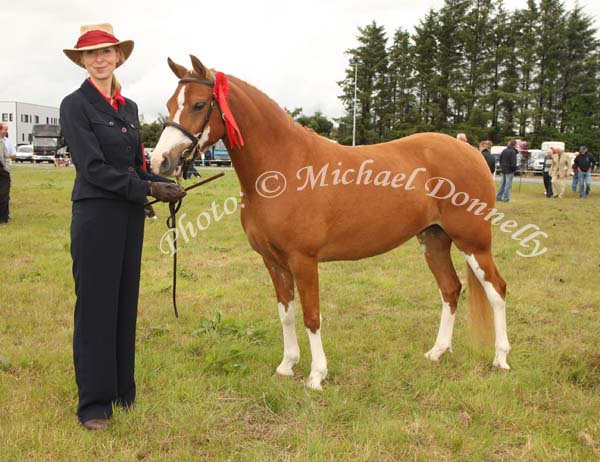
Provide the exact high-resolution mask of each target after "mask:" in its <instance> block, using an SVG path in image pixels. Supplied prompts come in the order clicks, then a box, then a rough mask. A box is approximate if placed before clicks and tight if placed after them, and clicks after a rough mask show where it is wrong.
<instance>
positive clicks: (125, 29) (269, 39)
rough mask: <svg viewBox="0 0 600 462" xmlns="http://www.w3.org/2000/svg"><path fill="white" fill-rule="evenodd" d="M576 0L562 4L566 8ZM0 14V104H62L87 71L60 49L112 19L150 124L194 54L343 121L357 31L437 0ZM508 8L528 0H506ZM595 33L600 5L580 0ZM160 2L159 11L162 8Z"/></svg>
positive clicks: (152, 5)
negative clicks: (174, 66) (176, 70)
mask: <svg viewBox="0 0 600 462" xmlns="http://www.w3.org/2000/svg"><path fill="white" fill-rule="evenodd" d="M574 3H575V2H574V1H571V0H568V1H565V6H566V7H567V9H572V7H573V5H574ZM9 4H10V6H5V7H4V8H3V14H2V26H1V30H2V38H3V40H4V41H3V46H2V48H3V50H4V53H3V56H2V65H1V69H2V70H1V72H0V101H22V102H27V103H33V104H43V105H47V106H56V107H58V106H59V104H60V101H61V100H62V98H63V97H64V96H65V95H66V94H68V93H70V92H71V91H73V90H74V89H76V88H77V87H78V86H79V85H80V84H81V82H82V81H83V79H84V78H85V77H86V73H85V71H84V70H83V69H79V68H78V67H77V66H75V65H74V64H72V63H71V61H69V60H68V59H67V58H66V57H65V56H64V54H63V53H62V49H63V48H69V47H72V46H74V45H75V42H76V41H77V38H78V36H79V26H80V25H82V24H94V23H100V22H110V23H112V24H113V26H114V29H115V35H116V36H117V38H119V39H121V40H124V39H132V40H134V41H135V49H134V51H133V54H132V56H131V58H130V59H129V60H128V61H127V63H126V64H125V65H124V66H123V67H121V68H119V69H118V71H117V76H118V77H119V80H120V81H121V83H122V84H123V93H124V95H125V96H128V97H130V98H131V99H133V100H134V101H136V102H137V103H138V106H139V108H140V113H141V114H143V115H144V117H145V120H146V121H151V120H154V119H155V118H156V116H157V115H158V113H163V114H164V113H166V109H165V103H166V101H167V99H168V98H169V97H170V96H171V94H172V93H173V91H174V90H175V86H176V78H175V76H174V75H173V74H172V73H171V71H170V69H169V68H168V66H167V63H166V61H167V57H169V56H170V57H171V58H172V59H173V60H175V61H176V62H178V63H180V64H183V65H184V66H186V67H191V65H190V61H189V57H188V56H189V54H194V55H196V56H197V57H198V58H200V60H201V61H202V62H203V63H204V64H205V65H206V66H208V67H211V68H215V69H217V70H219V71H223V72H225V73H229V74H233V75H235V76H237V77H240V78H242V79H244V80H246V81H248V82H249V83H251V84H253V85H255V86H257V87H258V88H260V89H261V90H263V91H264V92H265V93H267V94H268V95H269V96H271V97H272V98H273V99H275V100H276V101H277V102H278V103H279V104H280V105H281V106H285V107H288V108H289V109H293V108H296V107H302V108H303V109H304V112H305V114H312V113H313V112H315V111H321V112H323V113H324V114H325V115H327V116H328V117H339V116H340V115H342V111H343V109H342V105H341V103H340V100H339V99H338V95H339V94H340V93H341V91H340V88H339V87H338V85H337V83H336V82H338V81H339V80H342V79H343V78H344V69H345V68H346V66H347V63H348V58H347V56H346V55H345V54H344V52H345V50H347V49H348V48H353V47H355V46H356V45H357V41H356V36H357V33H358V30H357V28H358V27H362V26H365V25H367V24H369V23H370V22H371V21H373V20H375V21H376V22H377V24H379V25H383V26H385V29H386V32H387V34H388V37H391V36H392V35H393V33H394V31H395V30H396V29H397V28H399V27H402V28H403V29H406V30H408V31H409V32H411V33H412V32H413V30H414V27H415V26H416V25H417V24H418V23H419V20H421V19H423V18H424V17H425V14H426V13H427V11H428V9H430V8H435V9H439V8H440V7H441V6H442V4H443V1H441V0H410V1H408V0H347V1H342V0H331V1H330V0H302V1H297V0H296V1H287V0H277V1H276V0H254V1H240V0H229V1H227V0H225V1H219V2H217V1H214V0H213V1H210V2H208V1H205V0H194V1H181V0H170V1H163V2H158V1H154V0H146V1H144V0H119V1H116V0H103V1H101V2H92V3H91V4H88V3H87V2H75V1H67V0H52V1H49V0H23V1H14V0H13V1H11V2H9ZM504 4H505V7H506V8H507V9H509V10H514V9H516V8H523V7H525V5H526V1H525V0H521V1H516V0H505V3H504ZM579 4H580V5H582V6H584V8H585V11H586V12H587V13H588V14H590V15H592V16H593V17H594V18H595V20H596V27H597V28H598V27H599V24H598V22H597V21H598V18H600V2H598V1H597V0H580V1H579ZM158 5H160V6H158Z"/></svg>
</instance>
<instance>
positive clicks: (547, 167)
mask: <svg viewBox="0 0 600 462" xmlns="http://www.w3.org/2000/svg"><path fill="white" fill-rule="evenodd" d="M553 155H554V150H553V149H552V148H550V149H548V150H547V151H546V157H544V165H543V167H542V175H543V177H544V188H545V189H546V191H545V192H544V194H545V195H546V197H552V177H551V176H550V171H551V170H552V156H553Z"/></svg>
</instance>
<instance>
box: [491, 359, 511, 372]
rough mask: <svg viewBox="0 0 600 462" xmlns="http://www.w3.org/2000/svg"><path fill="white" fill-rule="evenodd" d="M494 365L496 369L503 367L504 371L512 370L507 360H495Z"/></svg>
mask: <svg viewBox="0 0 600 462" xmlns="http://www.w3.org/2000/svg"><path fill="white" fill-rule="evenodd" d="M493 366H494V367H495V368H496V369H502V370H504V371H510V366H509V365H508V363H507V362H506V361H503V362H500V361H496V360H494V363H493Z"/></svg>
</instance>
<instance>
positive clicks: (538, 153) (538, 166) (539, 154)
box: [527, 149, 546, 174]
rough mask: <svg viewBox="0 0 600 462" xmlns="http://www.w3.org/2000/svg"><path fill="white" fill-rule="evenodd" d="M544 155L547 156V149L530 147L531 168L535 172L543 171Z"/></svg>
mask: <svg viewBox="0 0 600 462" xmlns="http://www.w3.org/2000/svg"><path fill="white" fill-rule="evenodd" d="M544 157H546V151H542V150H541V149H530V150H529V165H528V166H527V167H528V169H529V170H533V173H539V174H541V173H542V170H543V169H544Z"/></svg>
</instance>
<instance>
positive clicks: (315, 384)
mask: <svg viewBox="0 0 600 462" xmlns="http://www.w3.org/2000/svg"><path fill="white" fill-rule="evenodd" d="M306 386H307V387H308V388H310V389H311V390H317V391H323V387H322V386H321V381H320V380H318V379H314V378H313V377H309V378H308V381H307V382H306Z"/></svg>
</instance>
